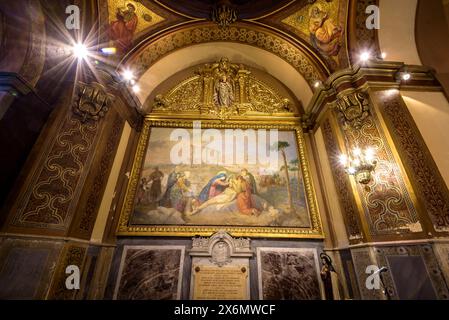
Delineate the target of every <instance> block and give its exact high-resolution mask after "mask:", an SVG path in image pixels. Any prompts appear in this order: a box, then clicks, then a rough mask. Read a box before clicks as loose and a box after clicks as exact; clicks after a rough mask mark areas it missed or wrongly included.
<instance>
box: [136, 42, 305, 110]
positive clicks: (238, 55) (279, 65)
mask: <svg viewBox="0 0 449 320" xmlns="http://www.w3.org/2000/svg"><path fill="white" fill-rule="evenodd" d="M221 57H227V58H228V59H229V60H230V61H231V62H233V63H237V64H244V65H246V66H249V67H252V68H254V69H258V70H261V71H264V72H266V73H268V74H270V75H271V76H273V77H274V78H275V79H277V80H278V81H279V82H281V83H282V84H283V85H285V86H286V87H287V88H288V89H289V90H290V91H291V92H292V94H293V95H294V96H295V97H296V99H298V100H299V101H301V103H302V105H303V106H306V105H307V104H308V102H309V101H310V99H311V98H312V95H313V91H312V89H311V87H310V86H309V85H308V82H307V80H306V79H305V77H303V76H302V75H301V74H300V73H299V72H298V71H297V70H296V69H295V68H294V67H293V66H292V65H291V64H289V63H287V62H286V61H284V60H283V59H281V58H280V57H279V56H277V55H275V54H273V53H271V52H269V51H267V50H263V49H261V48H258V47H255V46H250V45H247V44H241V43H234V42H208V43H199V44H194V45H191V46H187V47H184V48H182V49H179V50H175V51H173V52H171V53H169V54H167V55H164V56H163V57H162V58H161V59H159V60H157V61H155V62H154V63H153V64H152V65H151V66H149V68H148V69H146V70H145V72H144V73H143V74H141V76H140V77H139V81H138V84H139V86H140V88H141V90H140V92H139V93H138V94H137V96H138V98H139V100H140V101H141V103H142V104H144V106H148V105H149V104H151V103H152V101H148V98H149V97H150V96H154V92H153V91H154V90H155V89H156V88H157V87H158V86H159V85H160V84H161V83H163V82H164V81H165V80H167V79H168V78H170V77H171V76H172V75H173V74H175V73H177V72H178V71H180V70H184V69H187V68H189V67H192V66H196V65H199V64H204V63H213V62H216V61H218V60H219V59H220V58H221Z"/></svg>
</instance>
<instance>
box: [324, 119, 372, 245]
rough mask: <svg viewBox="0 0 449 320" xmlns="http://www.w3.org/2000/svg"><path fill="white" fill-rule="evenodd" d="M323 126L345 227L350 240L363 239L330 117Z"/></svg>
mask: <svg viewBox="0 0 449 320" xmlns="http://www.w3.org/2000/svg"><path fill="white" fill-rule="evenodd" d="M322 128H323V131H322V132H323V138H324V143H325V145H326V150H327V154H328V159H329V163H330V165H331V168H333V170H332V173H333V177H334V181H335V187H336V189H337V192H338V199H339V201H340V207H341V209H342V211H343V214H344V218H345V221H346V223H345V227H346V231H347V233H348V237H349V240H351V241H354V240H357V239H359V240H362V238H363V233H362V227H361V223H360V218H359V213H358V209H357V207H356V205H355V199H354V195H353V192H352V188H351V184H350V182H349V179H348V176H347V174H346V173H345V172H344V170H343V169H342V167H341V165H339V163H338V158H339V155H340V154H341V152H340V150H339V148H338V144H337V140H336V138H335V136H334V133H333V132H332V126H331V124H330V120H329V119H327V120H326V121H325V122H324V123H323V125H322Z"/></svg>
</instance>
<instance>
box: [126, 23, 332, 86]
mask: <svg viewBox="0 0 449 320" xmlns="http://www.w3.org/2000/svg"><path fill="white" fill-rule="evenodd" d="M209 42H231V43H232V42H233V43H240V44H246V45H251V46H254V47H258V48H260V49H262V50H265V51H268V52H270V53H273V54H275V55H277V56H278V57H280V58H281V59H283V60H284V61H286V62H287V63H289V64H290V65H292V67H293V68H295V69H296V70H297V71H298V72H299V73H300V74H301V75H302V76H303V77H304V79H306V81H307V83H308V84H309V85H310V86H312V85H313V84H314V83H315V81H316V80H321V81H324V80H325V79H326V78H327V76H328V75H329V74H330V70H329V69H328V68H327V67H326V65H325V63H324V62H323V61H322V60H321V59H320V58H319V56H318V55H316V54H314V53H313V51H310V50H307V46H305V45H304V44H300V43H299V42H296V43H294V42H293V41H290V40H287V39H286V38H285V37H283V36H280V35H278V34H276V33H275V32H273V31H271V30H268V29H267V28H265V27H262V26H257V25H251V24H248V23H236V24H234V25H232V26H229V27H227V28H224V29H223V28H220V27H218V26H217V25H215V24H213V23H208V22H197V23H194V24H191V25H187V26H183V27H181V28H179V29H177V30H175V31H171V32H169V33H167V34H165V35H163V36H159V37H157V38H156V39H148V40H146V41H143V42H141V43H140V44H138V45H137V46H136V47H135V48H134V49H133V50H131V52H130V53H129V54H127V55H126V56H125V57H124V59H123V60H122V62H121V66H125V65H126V66H127V67H131V68H133V70H134V71H135V73H136V75H137V76H138V77H140V76H141V75H142V74H143V73H144V72H145V71H146V70H147V69H148V68H150V67H151V65H153V64H154V63H155V62H157V61H158V60H159V59H161V58H162V57H163V56H165V55H167V54H170V53H172V52H174V51H176V50H179V49H182V48H186V47H189V46H192V45H195V44H200V43H209Z"/></svg>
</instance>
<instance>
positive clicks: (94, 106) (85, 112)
mask: <svg viewBox="0 0 449 320" xmlns="http://www.w3.org/2000/svg"><path fill="white" fill-rule="evenodd" d="M113 99H114V96H113V95H111V94H109V93H107V92H106V90H105V88H104V87H103V86H102V85H101V84H99V83H92V84H85V83H82V82H79V83H78V85H77V88H76V93H75V98H74V102H73V105H72V110H73V113H75V114H77V115H78V116H80V117H81V119H82V122H83V123H84V122H86V121H87V120H94V121H97V120H99V119H100V118H103V117H104V116H105V114H106V112H107V111H108V109H109V104H110V102H111V101H112V100H113Z"/></svg>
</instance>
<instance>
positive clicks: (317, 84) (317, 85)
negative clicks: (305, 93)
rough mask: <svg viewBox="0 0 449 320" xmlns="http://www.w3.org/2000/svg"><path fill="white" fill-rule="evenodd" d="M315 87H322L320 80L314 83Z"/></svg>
mask: <svg viewBox="0 0 449 320" xmlns="http://www.w3.org/2000/svg"><path fill="white" fill-rule="evenodd" d="M313 86H314V87H315V88H319V87H320V86H321V81H320V80H316V81H315V82H314V83H313Z"/></svg>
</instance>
